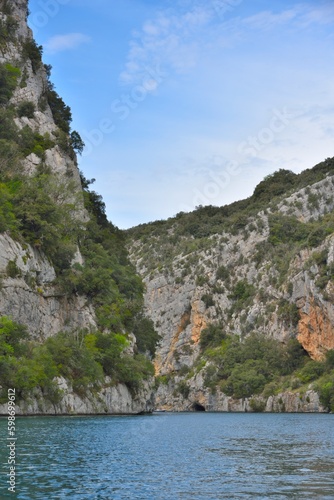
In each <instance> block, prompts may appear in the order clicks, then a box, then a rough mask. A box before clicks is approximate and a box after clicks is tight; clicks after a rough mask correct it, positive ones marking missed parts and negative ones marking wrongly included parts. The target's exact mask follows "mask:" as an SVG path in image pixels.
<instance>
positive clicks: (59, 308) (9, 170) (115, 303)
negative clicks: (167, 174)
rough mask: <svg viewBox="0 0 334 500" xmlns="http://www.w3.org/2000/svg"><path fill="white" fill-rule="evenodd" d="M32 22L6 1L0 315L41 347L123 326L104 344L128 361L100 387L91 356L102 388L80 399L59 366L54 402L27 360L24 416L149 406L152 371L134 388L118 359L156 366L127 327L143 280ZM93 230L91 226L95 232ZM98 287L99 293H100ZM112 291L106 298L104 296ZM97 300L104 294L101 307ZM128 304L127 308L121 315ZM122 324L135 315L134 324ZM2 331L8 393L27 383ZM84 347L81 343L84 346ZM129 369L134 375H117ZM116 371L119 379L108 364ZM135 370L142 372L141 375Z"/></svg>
mask: <svg viewBox="0 0 334 500" xmlns="http://www.w3.org/2000/svg"><path fill="white" fill-rule="evenodd" d="M27 16H28V0H11V1H7V0H0V28H1V38H0V79H1V84H0V113H1V117H0V118H1V119H0V175H1V179H0V190H1V193H0V201H1V203H0V233H1V234H0V319H1V317H3V316H5V317H9V318H10V319H11V320H12V321H14V322H16V323H18V324H20V325H24V327H26V329H27V330H28V331H29V334H30V339H31V340H33V341H34V342H35V343H34V344H33V346H34V348H35V347H36V346H37V347H36V348H37V350H38V345H39V343H42V342H44V341H45V340H46V339H48V338H50V337H52V336H54V335H56V334H58V332H65V333H67V332H68V334H71V335H72V334H73V335H74V333H73V332H79V331H80V332H85V334H93V332H95V331H97V329H98V328H99V329H100V330H103V333H106V334H108V333H110V332H111V333H113V332H114V331H115V330H116V332H117V335H118V337H117V336H115V335H114V337H110V336H109V337H108V338H109V340H106V342H108V341H109V343H112V342H113V341H114V343H117V341H118V345H117V349H118V350H117V349H116V347H115V348H114V353H113V355H114V357H115V359H116V361H117V360H118V363H119V365H118V373H117V374H116V375H115V374H114V373H113V378H112V379H111V378H110V377H108V376H107V377H106V378H105V379H104V381H102V382H101V376H100V375H101V373H102V372H101V369H102V368H101V366H100V365H96V363H95V361H94V363H95V364H94V366H95V368H96V366H97V367H98V370H97V371H98V373H100V375H99V377H100V382H99V387H94V390H92V388H91V387H87V384H88V383H87V380H88V379H87V380H86V378H85V377H86V374H85V373H82V374H81V375H80V376H81V377H83V378H82V379H81V380H82V383H83V384H86V386H85V390H82V388H81V393H80V395H79V394H78V393H79V392H80V391H79V390H78V388H74V389H73V387H72V382H71V381H70V380H65V378H64V377H62V376H53V373H54V374H56V373H57V371H58V368H56V370H55V371H54V372H52V370H51V372H50V374H49V375H48V377H51V378H50V381H49V382H48V383H49V387H52V391H53V392H52V394H56V396H57V397H53V402H51V400H50V399H48V397H47V396H46V392H47V391H46V392H45V388H44V390H43V388H41V387H40V386H36V387H35V388H34V389H33V390H32V389H31V387H32V385H33V380H34V377H35V376H36V374H35V375H34V374H33V372H34V370H35V368H36V366H35V364H36V361H32V359H30V358H29V359H28V360H27V361H26V362H27V367H26V368H25V369H26V370H27V373H28V372H29V370H30V368H31V373H30V372H29V373H30V375H29V376H28V375H27V377H26V378H27V379H30V381H29V382H28V385H26V383H25V380H24V378H25V376H24V374H23V376H22V377H21V379H20V380H21V382H20V384H21V386H22V387H17V388H16V389H17V393H20V398H19V399H18V400H17V405H18V406H17V412H18V413H21V414H22V413H24V414H30V413H67V412H69V413H96V412H98V413H139V412H141V411H151V410H152V409H153V399H152V390H151V386H152V383H153V379H152V377H151V376H149V375H147V374H146V372H145V374H144V375H143V378H144V380H143V382H142V383H139V382H138V381H137V380H135V382H133V381H132V386H131V387H130V382H129V379H130V378H131V377H130V375H129V374H128V373H125V368H124V367H122V362H121V361H119V359H120V356H123V358H122V359H124V364H125V360H126V361H127V362H128V363H131V362H132V365H131V366H133V367H134V365H135V366H136V369H137V372H138V370H139V371H140V369H141V368H140V367H141V366H145V367H146V368H147V366H146V364H145V363H146V361H145V360H143V359H141V358H140V360H139V357H138V358H137V359H135V357H136V356H137V351H138V349H137V346H136V339H135V337H134V336H133V335H132V334H131V327H132V323H133V321H132V323H131V321H130V320H131V315H135V314H140V307H141V306H140V304H141V302H140V293H141V282H140V280H139V278H137V276H136V275H135V273H134V271H132V270H131V266H130V265H129V262H128V261H127V259H126V252H125V251H124V247H123V246H122V242H121V236H120V235H119V231H118V230H117V228H115V227H114V226H112V224H111V223H109V222H108V221H107V219H106V217H105V212H104V204H103V202H102V201H101V198H100V197H99V196H98V195H97V194H96V193H95V192H93V193H90V192H89V191H88V185H89V181H87V180H86V179H84V177H82V176H81V175H80V172H79V169H78V162H77V156H76V152H77V151H78V152H80V151H81V149H82V147H83V143H82V141H81V138H80V136H79V134H78V133H77V132H74V135H73V131H72V132H71V127H70V122H71V111H70V108H69V107H68V106H66V105H65V103H64V102H63V101H62V99H61V98H60V96H59V95H58V94H57V93H56V91H55V89H54V86H53V85H52V83H51V81H50V71H51V68H50V66H47V65H45V64H43V61H42V47H39V46H38V45H37V44H36V42H35V41H34V39H33V33H32V32H31V30H30V29H29V27H28V24H27ZM25 184H26V185H27V186H25ZM29 189H30V191H29ZM31 193H33V195H32V194H31ZM35 195H36V199H34V196H35ZM87 199H88V200H89V202H88V205H90V206H94V210H95V215H96V214H98V215H97V216H96V217H95V215H94V214H93V216H92V215H91V213H89V211H88V210H87V209H86V208H85V203H87ZM85 200H86V201H85ZM20 203H21V204H23V205H24V206H23V208H22V210H21V211H20V210H18V209H17V205H18V204H20ZM94 204H95V205H94ZM36 207H37V208H36ZM2 217H3V221H2ZM94 217H95V218H97V217H99V220H98V221H95V219H94ZM94 224H95V225H94ZM92 225H93V226H94V230H93V231H91V233H89V227H92ZM99 231H100V232H101V233H102V232H104V235H105V237H106V238H108V234H110V233H113V234H112V235H111V236H109V239H110V241H109V243H106V244H105V248H103V243H100V241H99V242H97V241H95V240H94V237H95V236H94V234H93V233H95V235H96V234H97V232H99ZM97 238H100V237H97ZM46 241H48V243H47V244H46ZM84 245H86V250H85V255H86V256H85V255H84V254H83V250H82V248H83V246H84ZM108 245H109V246H108ZM88 256H89V259H90V260H89V261H88V260H87V259H88ZM94 259H95V261H94ZM97 259H100V263H99V264H97V263H96V260H97ZM103 259H104V262H102V260H103ZM108 259H110V261H111V260H112V261H113V262H112V264H111V263H110V262H108ZM95 269H96V271H95V273H96V274H98V276H96V275H95V274H94V270H95ZM113 270H115V271H114V272H115V273H117V277H116V275H113V274H112V272H113ZM122 273H123V274H124V276H125V275H126V280H127V282H129V283H130V282H131V283H132V284H131V285H130V287H131V296H130V292H128V291H127V290H125V291H124V289H125V288H126V287H125V286H123V288H122V289H121V287H122ZM85 274H86V277H85ZM102 275H103V276H102ZM124 279H125V278H124ZM80 280H81V281H80ZM95 281H96V284H95V283H94V282H95ZM119 282H120V283H121V284H120V285H119ZM94 286H96V287H98V286H99V288H97V289H96V290H95V289H94V290H92V288H93V287H94ZM104 287H105V297H102V295H103V293H104ZM108 293H109V295H108ZM136 293H137V296H136V295H135V294H136ZM98 294H99V295H100V298H99V300H95V302H94V298H95V297H96V296H97V295H98ZM123 303H124V304H125V305H124V306H123V309H124V311H120V308H121V304H123ZM98 308H100V310H99V311H98V312H97V309H98ZM101 311H102V312H101ZM102 313H103V314H104V315H105V317H104V319H103V320H102V319H101V316H102ZM122 314H123V316H122ZM123 317H124V318H125V317H126V318H127V322H128V324H127V325H125V321H123ZM102 323H103V324H102ZM130 323H131V325H130ZM128 325H129V326H128ZM0 328H1V327H0ZM3 332H4V329H3V330H1V329H0V338H1V339H2V341H3V342H4V346H5V347H3V351H1V353H0V358H1V359H0V364H1V369H0V376H1V379H0V389H1V386H2V385H3V387H7V385H8V384H9V383H11V382H10V381H11V380H19V379H18V378H17V379H15V377H14V375H13V373H16V372H17V373H19V369H20V367H19V365H20V362H19V359H20V358H18V359H16V358H12V357H10V355H9V354H12V352H13V349H14V348H13V347H12V345H11V340H12V339H11V338H9V337H10V336H8V335H7V337H6V334H4V333H3ZM89 338H90V339H91V340H90V342H91V344H90V345H91V351H90V352H91V353H94V350H95V351H96V348H95V347H94V342H95V341H96V338H95V337H89ZM92 339H93V340H92ZM115 339H116V340H115ZM82 343H83V340H82V341H81V344H80V345H81V346H82ZM102 343H103V338H102ZM87 345H88V344H87ZM79 347H80V346H79ZM102 349H103V348H102V347H101V350H102ZM87 352H88V351H87ZM8 353H9V354H8ZM30 355H31V354H30ZM60 361H62V360H60ZM34 363H35V364H34ZM140 363H141V364H140ZM47 364H48V362H47V361H46V364H45V366H46V368H45V367H44V368H42V367H38V368H39V369H40V371H41V370H47ZM54 366H55V367H56V365H54ZM58 366H61V363H60V362H58ZM29 367H30V368H29ZM146 368H145V369H146ZM83 369H84V368H83ZM122 369H123V372H124V373H125V375H122V374H121V373H120V372H121V370H122ZM15 370H16V372H15ZM75 370H77V369H74V371H73V373H74V374H75ZM23 371H24V370H23ZM109 371H110V372H112V368H110V366H109ZM137 372H136V371H135V369H134V368H133V370H132V373H131V375H132V379H133V378H134V376H133V373H137ZM104 373H107V371H105V372H104ZM138 373H139V372H138ZM43 376H44V375H43ZM43 376H41V377H40V380H41V381H43ZM74 376H76V375H74ZM6 377H7V379H6ZM13 377H14V378H13ZM52 377H53V380H51V379H52ZM93 377H94V376H93V375H92V378H93ZM44 379H45V377H44ZM125 379H126V380H125ZM85 380H86V382H85ZM123 380H125V382H124V383H122V381H123ZM93 382H94V380H93ZM41 383H42V382H41ZM94 383H95V382H94ZM50 384H51V385H50ZM25 385H26V388H25V387H24V386H25ZM88 385H89V384H88ZM134 385H135V389H134ZM43 391H44V392H43ZM1 399H2V400H3V399H4V395H3V394H2V396H1ZM51 399H52V398H51ZM6 411H7V409H6V405H0V414H5V413H6Z"/></svg>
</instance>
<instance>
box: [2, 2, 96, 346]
mask: <svg viewBox="0 0 334 500" xmlns="http://www.w3.org/2000/svg"><path fill="white" fill-rule="evenodd" d="M10 6H11V8H12V17H13V18H14V19H15V21H16V22H17V28H16V34H15V38H14V39H11V40H9V41H8V42H7V43H6V46H5V48H3V49H2V51H1V52H0V62H4V63H9V64H12V65H14V66H17V65H19V67H20V76H19V80H18V85H17V87H16V89H15V90H14V92H13V96H12V97H11V99H10V101H9V105H13V106H19V105H20V103H23V102H31V103H33V104H34V105H35V112H34V114H33V118H28V117H26V116H23V117H21V118H19V117H17V118H15V123H16V125H17V126H18V128H19V129H20V130H21V129H23V127H25V126H28V127H29V128H30V129H31V130H32V131H33V132H36V133H38V134H41V135H44V134H49V137H50V140H54V141H55V142H56V139H57V137H56V135H57V133H58V131H59V129H58V127H57V126H56V124H55V122H54V118H53V115H52V112H51V109H50V107H49V105H48V104H47V102H45V105H44V106H43V111H41V109H40V108H41V106H40V103H41V100H42V99H43V98H45V92H46V89H47V86H48V81H47V75H46V70H45V68H44V66H43V64H40V65H38V67H37V68H36V67H34V66H33V63H32V61H31V59H30V58H29V57H23V54H24V45H25V44H26V43H27V42H29V43H31V42H32V41H33V35H32V32H31V30H30V28H29V27H28V25H27V14H28V2H27V0H15V1H13V2H10ZM1 17H2V19H6V17H7V16H6V15H5V14H2V16H1ZM41 164H43V168H45V169H49V170H50V172H52V174H53V175H54V176H55V177H56V178H57V182H58V183H59V185H63V186H64V188H65V187H66V186H69V185H70V186H71V189H68V190H67V194H66V196H70V197H71V202H72V203H73V202H74V204H75V207H76V209H75V212H74V213H73V217H75V218H77V219H78V221H85V220H87V214H86V211H85V209H84V206H83V196H82V188H81V182H80V175H79V170H78V167H77V164H76V160H75V158H74V159H72V158H71V157H70V155H69V154H66V152H64V151H62V150H61V149H60V147H59V146H58V145H55V146H54V147H52V148H51V149H48V150H46V151H45V155H44V156H43V157H42V158H41V157H39V156H37V155H36V154H34V153H31V154H30V155H29V156H28V157H26V158H25V160H24V162H23V165H22V166H21V167H22V169H23V172H25V174H26V175H32V174H34V173H35V172H36V169H37V168H38V167H39V166H40V165H41ZM64 192H65V189H64ZM69 192H70V195H68V193H69ZM77 260H78V261H80V260H81V256H80V252H79V250H78V252H77ZM10 263H12V264H13V263H14V265H15V266H16V267H17V272H16V273H14V274H13V273H12V276H11V277H10V276H8V264H10ZM0 274H1V278H2V286H1V290H0V314H6V315H10V316H12V317H13V319H14V320H16V321H18V322H21V323H24V324H25V325H27V326H28V327H29V330H30V331H32V332H34V334H35V335H36V336H39V337H41V338H43V337H46V336H50V335H52V334H54V333H56V332H58V331H60V330H68V329H73V328H82V327H89V326H94V325H95V320H94V312H93V310H92V309H91V308H90V307H88V306H87V305H86V304H85V300H84V298H82V297H81V298H79V297H76V296H74V295H73V296H72V297H70V298H65V297H62V295H61V294H59V292H57V290H56V288H55V287H54V286H53V282H54V280H55V277H56V274H55V271H54V269H53V267H52V265H51V264H50V263H49V262H48V260H47V259H46V257H45V256H43V255H42V254H41V253H40V252H38V251H37V250H36V249H35V248H32V247H31V246H30V245H26V244H24V245H22V244H19V243H17V242H14V241H13V240H12V239H11V238H10V237H9V236H8V235H6V234H5V235H0Z"/></svg>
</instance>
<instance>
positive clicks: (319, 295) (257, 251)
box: [130, 175, 334, 411]
mask: <svg viewBox="0 0 334 500" xmlns="http://www.w3.org/2000/svg"><path fill="white" fill-rule="evenodd" d="M333 185H334V177H333V176H331V175H327V177H326V178H325V179H323V180H321V181H319V182H317V183H314V184H313V185H311V186H308V187H307V188H303V189H300V190H298V191H296V192H295V193H293V194H291V195H290V196H288V197H286V198H284V199H282V200H281V201H280V202H279V203H278V204H277V205H276V206H268V209H267V210H265V211H260V212H259V213H258V214H257V215H256V216H253V217H251V220H249V221H248V224H247V225H245V226H244V228H243V229H242V230H240V231H233V232H231V233H227V232H224V233H221V234H219V233H217V234H214V235H212V236H209V237H208V238H207V239H206V241H204V243H201V245H202V247H203V248H197V249H196V240H195V239H192V240H191V239H190V241H193V243H191V245H192V246H193V247H195V249H194V250H191V245H189V244H188V247H187V251H186V252H182V251H181V252H180V253H179V254H177V255H175V256H174V258H173V262H172V263H170V262H171V260H170V259H169V260H168V257H166V256H167V255H168V253H167V252H170V251H171V250H170V245H169V243H168V241H166V240H164V243H162V242H161V241H160V240H159V237H152V238H151V240H148V241H149V242H150V246H149V247H146V246H145V248H144V249H143V247H142V245H141V243H140V240H138V241H136V240H135V241H134V242H132V243H131V245H130V251H131V256H132V259H133V262H134V263H135V264H136V265H137V269H138V272H139V273H140V274H141V275H142V277H143V278H144V281H145V284H146V294H145V305H146V310H147V312H148V315H149V316H150V317H151V318H152V319H153V321H154V322H155V325H156V328H157V329H158V331H159V334H160V335H161V338H162V340H161V342H160V346H159V347H158V349H157V355H156V360H155V367H156V374H157V375H158V376H162V377H167V380H169V382H168V384H167V385H160V387H159V389H158V392H157V404H158V405H160V406H162V407H164V408H168V409H174V410H182V409H183V410H184V409H186V408H189V406H191V405H192V402H194V401H197V402H198V403H199V404H201V405H203V406H204V407H206V408H208V409H209V408H212V409H215V410H218V409H220V410H225V409H226V408H233V409H235V408H236V406H233V405H234V403H233V405H232V406H231V404H232V403H230V402H229V403H227V401H231V398H227V397H226V396H225V399H224V396H221V397H218V396H209V391H208V389H206V388H205V384H204V377H203V376H202V375H201V373H202V371H201V367H200V368H197V370H198V369H199V370H200V371H199V374H198V375H197V378H196V377H191V376H190V375H191V370H192V368H193V365H194V361H195V360H196V358H198V355H199V353H200V346H199V338H200V332H201V331H202V330H203V328H205V327H206V326H207V325H209V324H217V323H219V324H220V325H221V327H222V329H223V330H224V331H225V332H226V333H227V334H237V335H239V336H240V337H241V338H243V337H245V336H247V335H248V334H249V333H250V332H252V331H256V332H259V333H262V334H263V335H265V336H270V337H274V338H276V339H278V340H280V341H281V342H286V341H287V340H288V339H289V338H291V337H295V338H297V339H298V340H299V342H300V343H301V344H302V346H303V347H304V349H305V350H306V351H307V352H308V353H309V355H310V356H311V357H312V358H313V359H321V358H322V357H323V356H324V354H325V353H326V351H327V350H329V349H333V347H334V306H333V284H332V282H331V281H330V280H329V281H328V283H327V284H326V286H325V288H323V287H322V286H321V285H320V284H319V281H321V279H326V272H327V274H328V273H329V271H328V269H329V268H330V266H331V264H332V262H333V253H334V251H333V245H334V236H328V237H327V238H326V239H324V240H323V242H322V243H321V244H320V245H318V246H317V245H316V246H312V245H308V246H307V248H304V249H301V250H300V251H298V253H297V254H293V255H292V254H291V255H290V253H289V247H288V243H287V245H286V250H285V252H286V256H284V254H283V255H282V256H280V257H279V261H278V260H276V261H273V260H272V259H274V258H276V257H275V256H271V255H269V254H268V255H267V254H266V252H267V251H266V248H267V241H268V238H269V236H270V235H272V234H274V233H272V232H271V231H272V229H271V227H272V226H273V224H274V223H273V222H272V221H271V220H270V218H271V216H276V217H278V218H279V217H281V216H282V217H288V218H294V219H296V220H297V222H298V221H300V222H302V223H308V222H310V223H311V222H312V221H315V220H318V219H319V218H321V217H323V216H324V215H325V214H326V213H329V212H331V211H332V210H333V207H334V202H333ZM311 202H313V203H311ZM274 222H275V221H274ZM274 230H275V227H274ZM173 236H174V234H173V229H169V237H170V238H173ZM188 240H189V238H188ZM185 241H186V239H185ZM145 244H146V245H148V243H147V239H146V243H145ZM178 244H179V247H180V248H182V246H181V245H182V241H181V242H178ZM183 246H184V248H186V245H185V243H184V245H183ZM189 246H190V251H189ZM148 252H149V253H148ZM321 253H323V254H324V255H325V261H324V262H323V263H320V261H319V262H317V258H316V257H314V256H316V255H320V254H321ZM159 255H161V262H160V264H159V266H158V267H155V266H152V267H150V258H151V259H155V262H159ZM166 260H168V265H166V264H165V265H164V264H163V263H164V262H166ZM318 260H319V259H318ZM326 269H327V271H326ZM325 281H326V280H325ZM240 282H242V283H246V285H247V286H248V285H249V295H250V297H249V298H247V300H244V299H243V297H241V299H239V297H237V295H236V293H237V292H236V290H237V288H236V286H237V284H238V283H240ZM291 311H293V313H292V312H291ZM204 368H205V366H204ZM189 370H190V372H189ZM202 370H203V368H202ZM183 373H188V374H189V373H190V375H187V377H186V382H187V387H188V390H189V391H190V392H189V395H188V396H187V398H185V400H183V399H182V398H181V399H180V398H179V397H178V395H177V392H178V386H179V384H180V382H181V381H182V380H185V378H184V375H183ZM298 397H299V396H298ZM298 397H297V399H298ZM293 398H294V396H293V397H292V399H293ZM211 401H215V402H214V403H211ZM273 401H275V398H274V399H273ZM235 404H236V405H237V406H238V405H240V404H241V403H240V402H237V403H235ZM270 404H271V403H270ZM273 404H274V403H273ZM275 404H276V403H275ZM317 404H318V403H317ZM268 405H269V403H268ZM268 405H267V406H268ZM269 406H270V405H269ZM269 406H268V407H269ZM274 406H275V405H274ZM286 406H288V407H289V408H290V407H291V408H292V407H293V408H296V404H295V403H291V404H290V403H287V404H286ZM316 406H317V405H315V407H316ZM291 411H294V410H291ZM306 411H310V410H309V409H307V410H306Z"/></svg>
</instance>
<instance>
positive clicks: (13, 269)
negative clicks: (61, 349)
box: [0, 234, 96, 339]
mask: <svg viewBox="0 0 334 500" xmlns="http://www.w3.org/2000/svg"><path fill="white" fill-rule="evenodd" d="M0 276H1V290H0V315H2V316H4V315H6V316H11V317H12V318H13V319H14V320H15V321H17V322H18V323H22V324H24V325H26V326H27V327H28V329H29V331H30V332H31V334H32V335H33V336H34V337H35V338H40V339H43V338H46V337H49V336H51V335H54V334H55V333H57V332H60V331H68V330H70V331H71V330H75V329H78V328H94V327H96V323H95V314H94V311H93V309H92V308H91V307H90V306H88V305H87V304H86V301H85V298H84V297H82V296H81V297H80V296H75V295H72V296H66V295H65V294H62V293H61V292H59V289H58V287H57V286H56V285H55V283H54V282H55V278H56V274H55V271H54V269H53V267H52V265H51V264H50V263H49V261H48V260H47V259H46V258H45V257H44V256H43V255H42V254H41V253H40V252H39V251H38V250H36V249H35V248H33V247H32V246H31V245H27V244H24V245H23V244H20V243H18V242H17V241H14V240H13V239H12V238H11V237H10V236H9V235H7V234H1V235H0Z"/></svg>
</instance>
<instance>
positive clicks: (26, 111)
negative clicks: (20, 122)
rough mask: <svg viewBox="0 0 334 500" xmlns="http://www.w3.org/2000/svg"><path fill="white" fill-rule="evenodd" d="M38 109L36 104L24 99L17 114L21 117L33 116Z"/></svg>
mask: <svg viewBox="0 0 334 500" xmlns="http://www.w3.org/2000/svg"><path fill="white" fill-rule="evenodd" d="M35 111H36V107H35V104H34V103H33V102H31V101H23V102H21V103H20V104H19V107H18V109H17V114H18V116H19V117H20V118H22V116H26V117H27V118H33V117H34V113H35Z"/></svg>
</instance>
